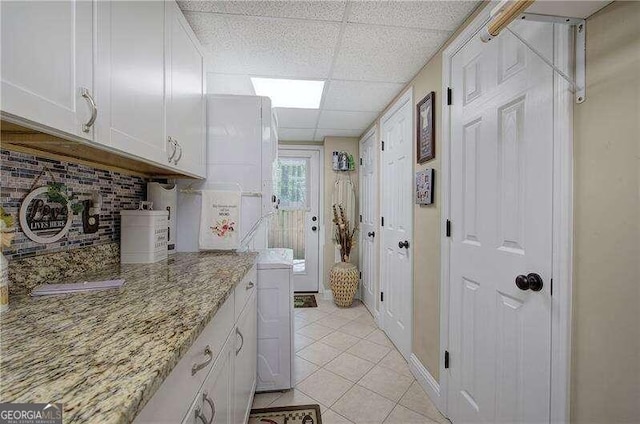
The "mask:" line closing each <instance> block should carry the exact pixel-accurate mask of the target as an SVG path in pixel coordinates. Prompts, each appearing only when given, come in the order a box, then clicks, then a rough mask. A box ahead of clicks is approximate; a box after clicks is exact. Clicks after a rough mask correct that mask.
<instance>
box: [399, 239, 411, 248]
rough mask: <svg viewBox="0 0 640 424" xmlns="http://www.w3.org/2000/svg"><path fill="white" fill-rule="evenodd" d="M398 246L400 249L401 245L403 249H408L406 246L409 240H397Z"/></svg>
mask: <svg viewBox="0 0 640 424" xmlns="http://www.w3.org/2000/svg"><path fill="white" fill-rule="evenodd" d="M398 247H399V248H400V249H402V248H403V247H404V248H405V249H408V248H409V242H408V241H407V240H405V241H400V242H398Z"/></svg>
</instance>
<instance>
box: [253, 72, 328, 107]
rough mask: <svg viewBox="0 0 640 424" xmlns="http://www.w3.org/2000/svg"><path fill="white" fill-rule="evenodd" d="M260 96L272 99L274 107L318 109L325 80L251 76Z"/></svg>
mask: <svg viewBox="0 0 640 424" xmlns="http://www.w3.org/2000/svg"><path fill="white" fill-rule="evenodd" d="M251 82H252V83H253V88H254V90H255V92H256V95H258V96H266V97H269V98H270V99H271V105H272V106H273V107H287V108H300V109H318V108H320V101H321V100H322V90H323V88H324V81H313V80H291V79H277V78H251Z"/></svg>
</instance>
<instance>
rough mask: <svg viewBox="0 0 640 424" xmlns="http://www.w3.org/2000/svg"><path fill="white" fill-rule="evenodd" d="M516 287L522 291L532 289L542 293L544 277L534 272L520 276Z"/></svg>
mask: <svg viewBox="0 0 640 424" xmlns="http://www.w3.org/2000/svg"><path fill="white" fill-rule="evenodd" d="M516 286H518V288H519V289H520V290H529V289H531V291H540V290H542V286H544V283H543V281H542V277H540V276H539V275H538V274H536V273H534V272H532V273H531V274H527V275H518V276H517V277H516Z"/></svg>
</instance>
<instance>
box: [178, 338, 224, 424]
mask: <svg viewBox="0 0 640 424" xmlns="http://www.w3.org/2000/svg"><path fill="white" fill-rule="evenodd" d="M234 341H235V338H234V337H233V335H232V336H231V337H230V338H229V339H228V340H227V343H226V344H225V345H224V348H223V349H222V352H220V356H218V359H217V360H216V363H215V365H214V366H213V368H212V369H211V372H210V373H209V376H208V377H207V379H206V381H205V382H204V385H203V386H202V390H201V391H200V393H199V394H198V396H197V397H196V399H195V401H194V403H193V405H191V408H190V410H189V412H188V413H187V416H186V417H185V419H184V420H183V421H182V423H183V424H202V423H203V422H204V423H212V424H213V423H216V424H229V423H231V422H232V420H233V405H234V403H233V402H234V399H233V397H234V392H233V384H234V382H233V379H234V360H235V343H234Z"/></svg>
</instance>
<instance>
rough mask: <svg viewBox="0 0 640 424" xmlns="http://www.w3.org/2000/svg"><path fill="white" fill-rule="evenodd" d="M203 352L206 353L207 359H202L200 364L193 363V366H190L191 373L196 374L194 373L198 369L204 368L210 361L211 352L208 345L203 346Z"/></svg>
mask: <svg viewBox="0 0 640 424" xmlns="http://www.w3.org/2000/svg"><path fill="white" fill-rule="evenodd" d="M204 354H205V355H207V356H208V357H209V359H207V360H206V361H204V362H203V363H201V364H193V367H191V375H196V373H197V372H198V371H200V370H201V369H202V368H204V367H206V366H207V365H209V364H210V363H211V361H212V360H213V352H211V347H210V346H209V345H207V346H206V347H205V348H204Z"/></svg>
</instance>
